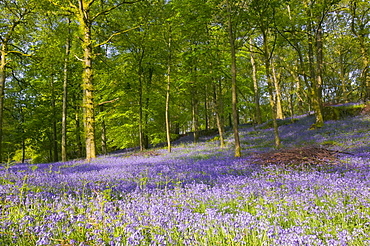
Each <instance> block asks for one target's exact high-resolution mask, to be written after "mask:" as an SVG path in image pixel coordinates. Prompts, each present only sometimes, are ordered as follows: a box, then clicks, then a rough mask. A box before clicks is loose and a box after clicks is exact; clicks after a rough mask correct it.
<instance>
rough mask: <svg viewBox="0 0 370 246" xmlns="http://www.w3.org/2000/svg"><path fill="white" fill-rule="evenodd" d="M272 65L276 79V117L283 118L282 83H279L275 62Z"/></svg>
mask: <svg viewBox="0 0 370 246" xmlns="http://www.w3.org/2000/svg"><path fill="white" fill-rule="evenodd" d="M271 67H272V78H273V81H274V87H275V101H276V119H283V118H284V115H283V106H282V103H281V91H280V85H279V79H278V77H280V76H278V75H276V70H275V65H274V63H272V64H271Z"/></svg>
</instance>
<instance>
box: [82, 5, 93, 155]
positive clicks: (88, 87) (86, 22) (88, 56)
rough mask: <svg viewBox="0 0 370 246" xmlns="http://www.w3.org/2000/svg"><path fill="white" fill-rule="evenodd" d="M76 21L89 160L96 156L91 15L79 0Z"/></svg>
mask: <svg viewBox="0 0 370 246" xmlns="http://www.w3.org/2000/svg"><path fill="white" fill-rule="evenodd" d="M79 11H80V12H79V15H78V17H79V18H78V21H79V25H80V32H81V34H82V35H83V41H82V48H83V50H84V59H83V73H82V80H83V85H82V87H83V109H84V112H83V115H84V117H83V120H84V128H85V144H86V160H87V161H90V160H91V159H94V158H95V157H96V149H95V115H94V86H93V69H92V61H93V45H92V40H91V24H92V23H91V16H90V5H89V3H87V2H85V0H81V1H80V2H79Z"/></svg>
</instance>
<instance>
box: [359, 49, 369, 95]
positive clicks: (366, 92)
mask: <svg viewBox="0 0 370 246" xmlns="http://www.w3.org/2000/svg"><path fill="white" fill-rule="evenodd" d="M361 55H362V64H363V70H362V73H361V77H362V80H363V88H364V96H363V99H364V102H369V101H370V69H369V57H368V52H367V49H366V46H365V44H362V45H361Z"/></svg>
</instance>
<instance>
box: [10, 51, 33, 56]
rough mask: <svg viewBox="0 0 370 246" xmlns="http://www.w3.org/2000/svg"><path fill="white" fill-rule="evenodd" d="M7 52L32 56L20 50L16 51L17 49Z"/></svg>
mask: <svg viewBox="0 0 370 246" xmlns="http://www.w3.org/2000/svg"><path fill="white" fill-rule="evenodd" d="M9 53H16V54H20V55H22V56H32V54H25V53H23V52H21V51H17V50H11V51H8V54H9Z"/></svg>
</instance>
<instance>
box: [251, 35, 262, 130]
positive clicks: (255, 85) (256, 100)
mask: <svg viewBox="0 0 370 246" xmlns="http://www.w3.org/2000/svg"><path fill="white" fill-rule="evenodd" d="M249 44H250V52H251V65H252V79H253V89H254V106H255V121H256V123H257V124H258V125H260V124H262V116H261V107H260V89H259V85H258V81H257V67H256V62H255V60H254V52H253V40H252V38H250V39H249Z"/></svg>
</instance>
